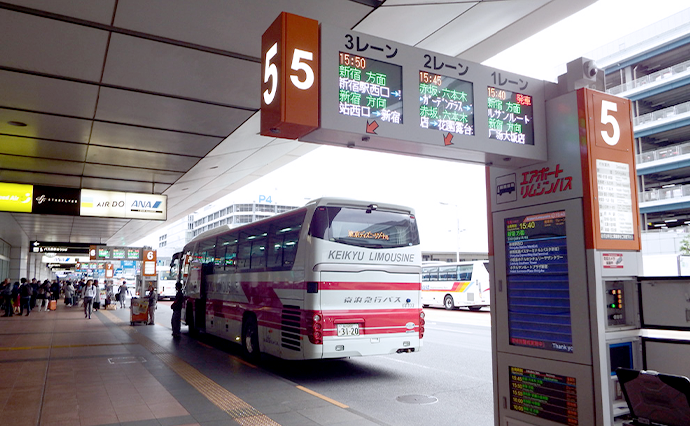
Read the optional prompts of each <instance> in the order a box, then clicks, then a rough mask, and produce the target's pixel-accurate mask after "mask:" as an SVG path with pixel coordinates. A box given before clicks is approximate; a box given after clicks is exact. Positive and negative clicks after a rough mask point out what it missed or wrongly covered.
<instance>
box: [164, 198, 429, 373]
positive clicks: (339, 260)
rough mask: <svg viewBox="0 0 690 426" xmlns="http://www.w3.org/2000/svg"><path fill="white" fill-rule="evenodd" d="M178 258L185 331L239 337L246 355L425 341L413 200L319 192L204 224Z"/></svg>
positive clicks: (305, 354)
mask: <svg viewBox="0 0 690 426" xmlns="http://www.w3.org/2000/svg"><path fill="white" fill-rule="evenodd" d="M176 257H177V258H179V259H181V260H182V263H181V265H180V266H181V267H180V268H177V269H178V270H179V271H181V272H180V275H179V276H180V278H181V281H182V282H183V284H184V286H185V294H186V300H185V306H184V310H183V320H184V322H185V323H186V324H187V325H188V326H189V329H190V332H191V333H197V332H204V333H208V334H212V335H215V336H219V337H222V338H225V339H228V340H232V341H236V342H239V343H241V345H242V346H243V350H244V352H245V354H246V355H247V356H248V357H249V358H253V359H256V358H257V357H258V355H259V354H260V353H262V352H263V353H267V354H271V355H274V356H276V357H280V358H283V359H319V358H342V357H348V356H365V355H381V354H390V353H396V352H397V353H401V352H415V351H419V350H420V349H421V347H422V336H423V334H424V313H423V312H422V309H421V250H420V246H419V234H418V231H417V223H416V219H415V215H414V211H413V210H412V209H411V208H407V207H402V206H397V205H392V204H383V203H371V202H361V201H354V200H346V199H335V198H321V199H318V200H314V201H311V202H309V203H308V204H307V205H305V206H304V207H302V208H300V209H297V210H293V211H290V212H287V213H283V214H280V215H276V216H273V217H271V218H268V219H264V220H261V221H258V222H253V223H251V224H247V225H244V226H241V227H237V228H229V227H228V226H221V227H218V228H216V229H213V230H211V231H208V232H206V233H204V234H202V235H199V236H198V237H197V238H195V239H194V240H193V241H191V242H190V243H189V244H187V246H185V248H184V250H183V252H182V253H181V255H176Z"/></svg>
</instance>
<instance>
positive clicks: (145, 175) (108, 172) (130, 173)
mask: <svg viewBox="0 0 690 426" xmlns="http://www.w3.org/2000/svg"><path fill="white" fill-rule="evenodd" d="M84 175H85V176H92V177H96V176H98V177H101V178H104V179H129V180H136V181H140V182H148V183H149V184H150V183H152V182H158V183H167V184H173V183H175V181H177V179H179V178H180V177H181V176H182V175H183V173H182V172H177V173H176V172H169V171H165V170H152V169H137V168H134V167H123V166H109V165H105V164H86V165H85V166H84Z"/></svg>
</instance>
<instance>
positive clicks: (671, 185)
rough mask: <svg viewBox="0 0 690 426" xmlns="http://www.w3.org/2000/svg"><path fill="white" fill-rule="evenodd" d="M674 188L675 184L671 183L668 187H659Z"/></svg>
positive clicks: (663, 186)
mask: <svg viewBox="0 0 690 426" xmlns="http://www.w3.org/2000/svg"><path fill="white" fill-rule="evenodd" d="M674 186H676V184H675V183H671V184H669V185H662V186H661V187H662V188H672V187H674Z"/></svg>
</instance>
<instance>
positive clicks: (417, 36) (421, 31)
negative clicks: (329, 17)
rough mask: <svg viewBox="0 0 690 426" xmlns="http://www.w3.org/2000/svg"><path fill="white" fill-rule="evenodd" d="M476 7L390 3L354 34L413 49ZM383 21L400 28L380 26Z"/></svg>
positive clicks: (364, 22)
mask: <svg viewBox="0 0 690 426" xmlns="http://www.w3.org/2000/svg"><path fill="white" fill-rule="evenodd" d="M394 4H395V3H394ZM474 4H475V3H450V4H448V3H446V4H437V3H434V4H425V5H420V4H414V5H406V6H389V2H388V1H387V2H386V3H384V5H383V6H381V7H379V8H378V9H376V10H375V11H374V12H372V14H371V17H370V18H371V19H366V20H364V21H363V22H362V23H361V24H359V25H357V27H355V30H357V31H359V32H363V33H366V34H371V35H375V36H376V37H381V38H385V39H388V40H396V41H398V42H400V43H404V44H409V45H410V46H414V45H416V44H417V43H419V42H421V41H422V40H424V39H426V38H427V37H429V36H430V35H432V34H433V33H434V32H435V31H437V30H438V29H439V28H443V26H445V25H446V24H448V23H449V22H450V21H452V20H453V19H455V18H457V17H458V16H460V15H461V14H463V13H464V12H466V11H467V10H468V9H469V8H471V7H472V6H473V5H474ZM420 16H424V19H419V17H420ZM382 20H385V21H388V22H396V23H397V25H381V21H382ZM448 44H452V43H448Z"/></svg>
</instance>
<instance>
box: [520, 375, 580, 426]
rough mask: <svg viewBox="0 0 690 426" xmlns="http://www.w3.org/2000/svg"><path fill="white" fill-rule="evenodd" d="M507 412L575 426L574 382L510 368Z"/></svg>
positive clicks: (575, 398)
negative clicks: (508, 410)
mask: <svg viewBox="0 0 690 426" xmlns="http://www.w3.org/2000/svg"><path fill="white" fill-rule="evenodd" d="M510 394H511V395H510V409H511V410H514V411H519V412H521V413H525V414H529V415H532V416H535V417H540V418H542V419H546V420H551V421H553V422H556V423H561V424H564V425H577V424H578V420H577V383H576V382H575V378H574V377H567V376H559V375H557V374H549V373H543V372H541V371H536V370H531V369H527V368H520V367H510Z"/></svg>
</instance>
